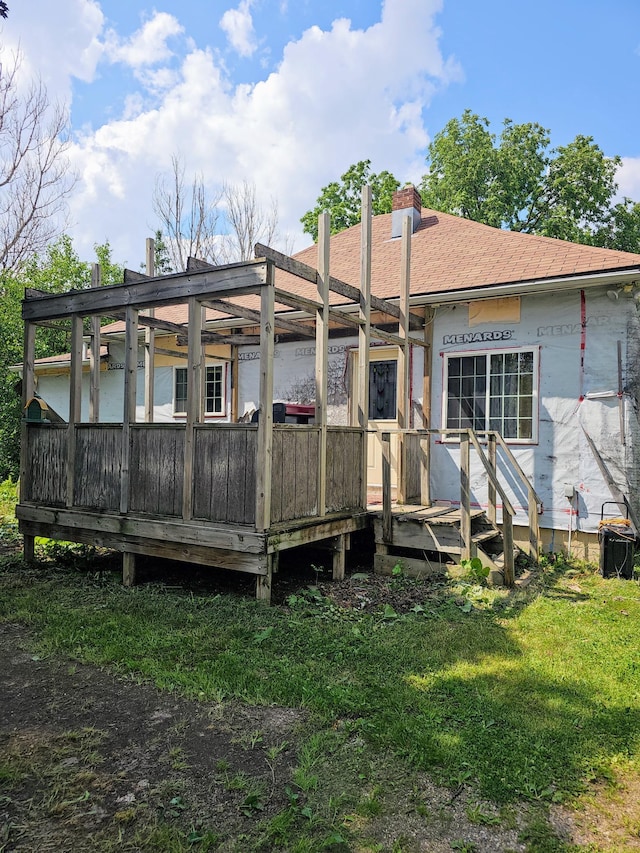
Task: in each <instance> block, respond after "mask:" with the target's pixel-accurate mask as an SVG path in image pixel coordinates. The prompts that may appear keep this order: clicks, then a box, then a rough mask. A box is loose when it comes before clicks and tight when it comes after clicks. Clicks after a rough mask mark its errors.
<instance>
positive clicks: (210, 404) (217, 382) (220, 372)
mask: <svg viewBox="0 0 640 853" xmlns="http://www.w3.org/2000/svg"><path fill="white" fill-rule="evenodd" d="M206 371H207V372H206V376H205V387H204V412H205V415H222V414H224V365H223V364H210V365H207V368H206ZM174 376H175V379H174V382H175V395H174V401H173V412H174V414H176V415H177V414H184V413H185V412H186V411H187V368H186V367H176V368H175V373H174Z"/></svg>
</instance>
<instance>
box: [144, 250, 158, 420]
mask: <svg viewBox="0 0 640 853" xmlns="http://www.w3.org/2000/svg"><path fill="white" fill-rule="evenodd" d="M146 270H147V275H148V276H151V277H153V276H154V275H155V242H154V240H153V237H147V242H146ZM155 313H156V312H155V308H149V310H148V311H147V315H148V316H149V317H155ZM155 337H156V332H155V329H154V328H153V327H152V326H147V327H146V328H145V330H144V420H145V423H153V407H154V397H153V389H154V382H155V376H154V373H155V370H154V362H155V353H154V349H155Z"/></svg>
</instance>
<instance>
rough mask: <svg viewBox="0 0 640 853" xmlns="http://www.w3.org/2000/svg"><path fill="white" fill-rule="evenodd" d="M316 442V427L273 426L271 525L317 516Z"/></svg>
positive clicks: (318, 432)
mask: <svg viewBox="0 0 640 853" xmlns="http://www.w3.org/2000/svg"><path fill="white" fill-rule="evenodd" d="M319 442H320V428H319V427H316V426H303V425H292V424H274V425H273V463H272V468H271V521H272V523H273V524H278V523H280V522H282V521H291V520H292V519H294V518H307V517H310V516H314V515H317V512H318V458H319Z"/></svg>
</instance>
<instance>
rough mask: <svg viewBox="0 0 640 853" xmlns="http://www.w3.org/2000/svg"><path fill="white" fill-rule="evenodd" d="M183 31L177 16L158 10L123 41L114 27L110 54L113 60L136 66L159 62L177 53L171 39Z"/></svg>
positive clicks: (108, 54) (108, 42) (110, 41)
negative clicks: (170, 44) (169, 44)
mask: <svg viewBox="0 0 640 853" xmlns="http://www.w3.org/2000/svg"><path fill="white" fill-rule="evenodd" d="M183 32H184V29H183V27H182V26H181V25H180V24H179V22H178V21H177V20H176V18H174V16H173V15H169V14H167V13H166V12H156V13H155V14H154V16H153V17H152V18H150V20H148V21H146V23H145V24H143V26H142V27H141V28H140V29H139V30H138V31H137V32H135V33H134V34H133V35H132V36H131V38H129V39H125V40H122V39H120V38H119V37H118V35H117V34H116V33H115V31H114V30H110V31H109V33H108V34H107V40H106V53H107V56H108V57H109V59H110V60H111V61H112V62H123V63H124V64H125V65H129V66H131V67H132V68H141V67H143V66H146V65H157V64H158V63H160V62H162V61H163V60H166V59H169V58H170V57H171V56H173V52H172V51H171V50H170V48H169V46H168V45H167V41H168V40H169V39H170V38H172V37H175V36H178V35H181V34H182V33H183Z"/></svg>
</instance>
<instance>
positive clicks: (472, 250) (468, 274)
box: [104, 208, 640, 331]
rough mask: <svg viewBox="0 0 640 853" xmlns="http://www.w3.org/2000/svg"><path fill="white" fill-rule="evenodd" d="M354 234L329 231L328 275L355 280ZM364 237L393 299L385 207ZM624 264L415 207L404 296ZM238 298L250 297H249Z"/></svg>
mask: <svg viewBox="0 0 640 853" xmlns="http://www.w3.org/2000/svg"><path fill="white" fill-rule="evenodd" d="M360 233H361V228H360V225H355V226H353V227H352V228H349V229H347V230H346V231H342V232H340V233H339V234H335V235H333V236H332V238H331V247H330V269H331V275H332V276H333V277H334V278H337V279H340V280H342V281H346V282H348V283H349V284H353V285H355V286H358V285H359V281H360ZM371 243H372V262H371V289H372V292H373V293H374V294H375V295H376V296H379V297H382V298H388V299H394V298H397V297H398V296H399V292H400V252H401V240H400V239H399V238H396V239H392V238H391V214H390V213H389V214H382V215H380V216H375V217H374V218H373V222H372V240H371ZM294 257H295V258H296V259H297V260H299V261H302V262H304V263H306V264H308V265H309V266H313V267H317V257H318V247H317V246H316V245H312V246H310V247H309V248H307V249H304V250H303V251H301V252H298V253H297V254H296V255H295V256H294ZM629 267H638V268H639V269H640V254H635V253H632V252H618V251H615V250H613V249H601V248H597V247H595V246H585V245H581V244H577V243H569V242H567V241H565V240H556V239H552V238H550V237H538V236H536V235H532V234H521V233H518V232H515V231H504V230H501V229H498V228H491V227H490V226H488V225H482V224H481V223H479V222H473V221H472V220H470V219H462V218H460V217H458V216H452V215H450V214H447V213H438V212H436V211H433V210H429V209H427V208H423V209H422V218H421V222H420V225H419V226H418V228H417V229H416V231H415V233H414V234H413V237H412V241H411V294H412V295H414V296H418V295H422V294H434V293H442V292H452V291H456V290H462V289H469V288H476V287H483V286H484V287H486V286H490V285H493V284H507V283H514V282H519V281H535V280H540V279H545V278H562V277H563V276H572V275H580V274H585V275H586V274H589V273H596V272H600V271H605V270H616V269H626V268H629ZM276 286H281V287H284V288H287V289H292V290H294V291H295V292H297V293H299V294H301V295H303V296H307V297H309V298H315V296H316V292H315V287H314V285H312V284H310V283H309V282H307V281H303V280H302V279H298V278H294V277H293V276H291V275H289V274H288V273H285V272H282V271H281V270H278V271H277V272H276ZM243 301H245V300H243ZM246 301H247V302H248V303H250V302H255V300H252V298H251V297H248V298H247V300H246ZM331 301H332V302H333V303H339V302H344V298H343V297H341V296H339V295H338V294H335V293H333V294H332V295H331ZM256 307H257V306H256ZM157 314H158V316H161V317H163V318H164V319H168V320H172V321H173V322H177V323H180V322H182V323H184V322H186V307H185V306H171V307H167V308H160V309H157ZM121 328H123V324H121V323H114V324H112V326H110V327H107V328H106V329H105V330H104V331H106V330H107V329H108V330H109V331H112V330H113V331H115V330H116V329H121Z"/></svg>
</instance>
